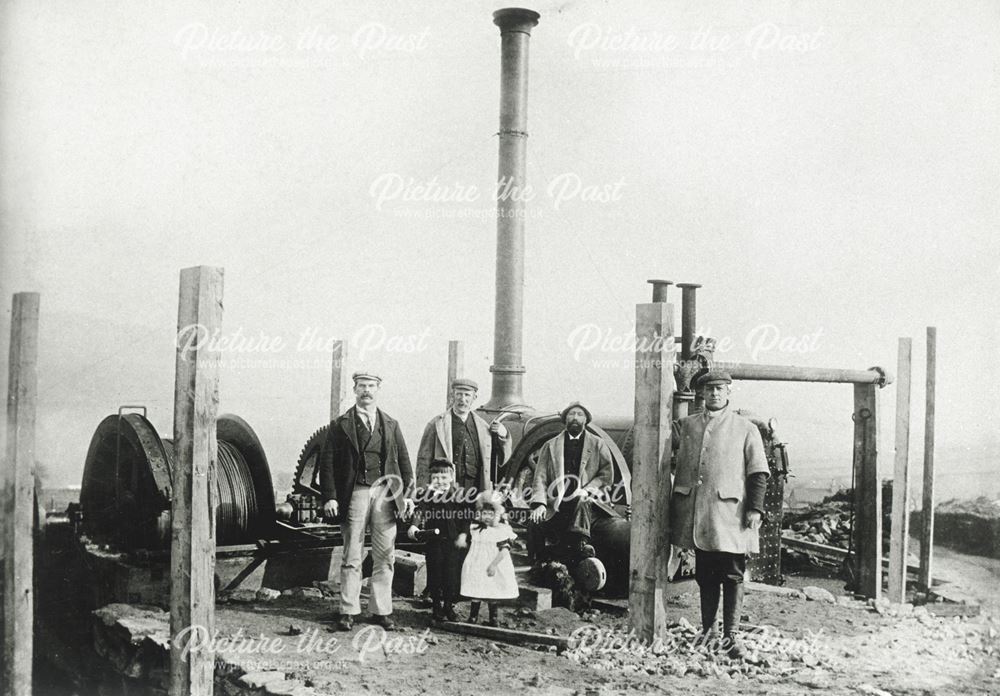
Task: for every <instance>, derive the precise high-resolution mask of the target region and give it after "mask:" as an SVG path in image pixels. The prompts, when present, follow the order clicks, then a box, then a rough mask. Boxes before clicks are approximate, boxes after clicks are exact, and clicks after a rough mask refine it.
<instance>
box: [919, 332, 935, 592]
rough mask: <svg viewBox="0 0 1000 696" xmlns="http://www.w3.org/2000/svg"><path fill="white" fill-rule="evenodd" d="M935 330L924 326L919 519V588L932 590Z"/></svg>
mask: <svg viewBox="0 0 1000 696" xmlns="http://www.w3.org/2000/svg"><path fill="white" fill-rule="evenodd" d="M936 370H937V328H936V327H933V326H928V327H927V400H926V402H925V403H926V405H925V413H924V495H923V514H921V516H920V521H921V524H920V585H921V586H922V587H923V588H924V589H925V590H930V589H931V578H932V577H933V576H932V575H931V565H932V560H933V558H934V389H935V385H936V383H937V378H936V375H935V372H936Z"/></svg>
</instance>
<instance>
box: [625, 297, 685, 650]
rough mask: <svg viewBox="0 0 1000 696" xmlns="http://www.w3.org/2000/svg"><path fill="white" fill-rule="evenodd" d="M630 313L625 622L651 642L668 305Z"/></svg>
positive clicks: (664, 437)
mask: <svg viewBox="0 0 1000 696" xmlns="http://www.w3.org/2000/svg"><path fill="white" fill-rule="evenodd" d="M635 313H636V318H635V335H636V351H635V361H636V363H635V431H634V433H635V434H634V438H635V439H634V445H633V450H632V452H633V455H632V461H633V463H634V466H633V469H632V527H631V535H630V541H629V543H630V551H629V562H630V564H631V565H630V568H631V577H630V582H629V599H628V605H629V622H630V623H631V626H632V628H633V629H634V630H635V634H636V636H637V637H638V638H640V639H641V640H647V641H651V640H653V638H654V636H656V635H659V634H661V633H662V632H663V630H664V629H665V628H666V612H665V607H664V604H663V588H664V585H665V584H666V582H667V561H668V560H669V558H670V532H669V527H668V525H669V521H670V468H669V452H670V449H669V448H670V428H671V423H670V415H671V412H672V409H673V406H672V402H673V390H674V379H673V360H674V356H673V350H674V348H673V346H674V339H673V307H672V305H669V304H667V303H665V302H651V303H648V304H640V305H636V312H635ZM664 451H666V452H667V462H666V463H664V462H663V459H664Z"/></svg>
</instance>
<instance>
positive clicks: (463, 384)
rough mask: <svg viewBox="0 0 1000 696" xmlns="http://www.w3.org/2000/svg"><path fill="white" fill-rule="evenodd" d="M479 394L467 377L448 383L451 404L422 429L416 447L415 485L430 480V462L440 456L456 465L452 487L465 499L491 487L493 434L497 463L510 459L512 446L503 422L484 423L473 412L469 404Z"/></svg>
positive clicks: (500, 463) (474, 383) (476, 386)
mask: <svg viewBox="0 0 1000 696" xmlns="http://www.w3.org/2000/svg"><path fill="white" fill-rule="evenodd" d="M478 395H479V385H478V384H476V382H474V381H473V380H471V379H468V378H467V377H458V378H456V379H454V380H453V381H452V383H451V407H450V408H449V409H448V410H447V411H445V412H444V413H441V414H439V415H437V416H435V417H434V418H432V419H431V421H430V422H429V423H428V424H427V427H426V428H424V434H423V437H421V438H420V448H419V449H418V450H417V485H418V486H419V487H421V488H425V487H426V486H427V485H428V483H429V474H428V470H429V467H430V464H431V462H433V461H434V460H436V459H443V460H446V461H449V462H451V463H452V464H453V465H454V467H455V488H456V489H457V491H458V492H460V493H461V495H462V496H463V499H464V500H467V501H468V500H473V499H475V497H476V495H477V494H478V493H480V492H482V491H487V490H491V489H492V488H493V482H492V481H491V480H490V463H491V461H492V457H493V436H496V437H497V438H498V439H499V444H500V453H499V455H500V456H499V458H500V462H499V465H500V466H502V465H503V464H504V463H505V462H506V461H507V460H508V459H509V458H510V453H511V450H512V449H513V448H512V445H511V437H510V433H509V432H507V428H505V427H504V425H503V423H500V422H499V421H493V422H492V423H490V424H487V423H486V421H485V420H483V419H482V418H481V417H480V416H479V414H477V413H475V412H473V410H472V404H473V403H474V402H475V401H476V397H477V396H478Z"/></svg>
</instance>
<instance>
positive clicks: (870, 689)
mask: <svg viewBox="0 0 1000 696" xmlns="http://www.w3.org/2000/svg"><path fill="white" fill-rule="evenodd" d="M942 556H943V558H941V559H939V560H940V563H939V567H940V569H941V574H942V575H944V574H946V571H947V572H948V573H952V574H954V573H956V572H958V573H961V572H962V571H965V570H967V565H972V566H974V568H973V570H974V571H975V572H973V573H972V575H973V576H974V578H975V580H974V581H973V582H972V583H971V584H973V585H975V587H974V588H972V589H973V590H975V591H977V592H978V593H979V594H980V595H983V597H982V598H983V599H984V600H986V602H985V604H984V613H983V614H982V615H980V616H979V617H975V618H958V617H936V616H933V615H931V614H929V613H928V612H927V611H926V609H925V608H920V607H918V608H916V609H914V608H913V607H911V606H903V607H890V606H889V605H888V604H887V603H880V604H879V606H877V607H876V606H871V605H870V604H866V603H864V602H860V601H855V600H853V599H852V598H850V597H848V596H846V595H844V594H843V592H842V591H841V589H840V587H841V585H842V583H840V582H839V581H837V580H833V579H827V578H822V577H815V576H813V577H790V578H789V583H788V586H789V587H790V588H791V590H792V591H793V592H794V591H795V590H796V589H802V588H806V591H805V593H802V592H798V593H795V594H790V593H780V594H779V593H772V592H760V591H759V592H753V593H751V594H749V595H748V598H747V602H746V607H745V614H746V615H745V618H744V622H745V625H746V626H745V642H746V644H747V647H749V648H750V653H751V660H750V661H749V662H747V663H742V664H737V663H734V662H733V661H731V660H729V659H728V658H725V657H721V656H719V655H717V654H715V653H714V652H713V651H711V650H709V649H706V648H705V647H704V646H695V645H693V644H692V643H693V638H694V636H695V634H696V631H695V628H694V627H693V626H692V625H691V623H690V622H693V621H695V620H696V617H697V613H698V612H697V592H696V588H695V587H694V586H693V584H692V583H680V584H679V585H678V587H677V588H676V589H677V593H676V594H675V595H674V596H672V597H671V598H670V599H669V600H668V604H667V611H668V616H669V617H670V619H669V620H670V624H671V628H670V631H669V634H668V638H667V639H666V640H665V641H663V642H661V643H660V644H659V645H654V646H645V647H643V646H638V645H637V644H636V643H635V641H630V640H629V636H628V622H627V618H626V617H625V616H622V615H620V614H617V613H616V612H612V611H605V612H600V611H598V612H589V613H586V614H584V615H583V616H580V615H577V614H575V613H573V612H570V611H568V610H566V609H561V608H556V609H551V610H547V611H540V612H536V613H532V612H516V611H513V610H511V611H508V612H507V613H506V614H505V618H504V622H505V625H507V626H511V627H516V628H520V629H523V630H526V631H532V632H536V633H546V634H558V635H571V634H573V633H574V632H576V635H577V637H578V639H580V640H579V644H578V646H577V647H576V648H574V649H569V650H566V651H562V652H559V651H557V650H556V648H555V647H545V646H540V645H534V646H533V645H509V644H506V643H503V642H497V641H491V640H488V639H483V638H476V637H470V636H465V635H458V634H454V633H450V632H447V631H444V630H440V629H435V628H430V629H429V630H428V626H429V621H428V620H429V616H428V614H429V612H428V611H427V610H426V609H425V608H423V607H422V606H420V604H419V603H418V602H416V601H411V600H401V601H398V602H397V604H396V611H395V613H396V617H397V620H398V621H399V623H400V629H401V630H400V631H398V632H394V633H389V634H383V633H382V632H381V631H380V630H378V629H376V628H375V627H371V626H366V625H364V624H360V625H358V626H356V627H355V629H354V630H353V631H352V632H351V633H346V634H345V633H335V632H332V630H331V629H332V623H333V619H334V614H333V613H332V609H333V605H332V603H331V601H330V600H329V599H327V598H322V597H316V596H299V597H292V596H288V595H286V596H283V597H281V598H279V599H276V600H274V601H271V602H264V603H261V602H256V603H250V604H237V603H231V604H229V605H227V606H224V607H220V609H219V611H218V612H217V621H218V624H219V628H220V629H221V631H222V634H223V635H235V634H236V633H237V632H240V631H242V635H244V636H257V637H276V636H279V635H282V634H283V635H284V640H283V641H282V642H283V645H282V646H281V650H280V651H277V652H273V653H270V654H262V653H261V652H260V651H257V652H256V653H251V654H242V655H240V654H238V653H237V652H235V651H234V652H231V653H230V654H229V655H228V656H227V659H231V661H232V664H234V665H240V668H241V669H245V670H246V671H248V672H250V673H251V677H252V678H253V679H258V680H263V681H267V680H268V679H271V678H272V677H274V676H275V675H274V674H273V672H280V673H281V674H282V675H284V676H285V677H287V678H288V679H290V680H292V681H291V682H289V681H285V682H284V684H296V685H298V686H299V687H300V688H301V690H302V691H303V692H304V693H310V692H312V693H329V694H343V693H393V694H397V695H406V694H436V693H448V694H465V693H470V694H471V693H476V694H482V693H489V692H493V693H512V692H523V693H530V694H566V695H570V694H573V695H576V694H579V695H581V696H583V695H587V696H590V695H592V694H593V695H599V694H633V693H635V694H638V693H648V692H658V693H706V694H714V693H721V692H727V693H739V694H789V695H790V694H802V693H812V692H824V693H831V694H893V695H894V696H901V695H904V694H914V695H915V694H921V695H923V694H1000V620H998V616H997V613H996V611H995V609H996V607H997V602H998V597H997V593H998V592H1000V589H998V588H1000V563H996V562H987V563H986V564H985V565H986V567H985V568H983V565H984V563H983V561H984V560H986V561H988V559H977V560H975V561H974V562H973V563H972V564H969V563H968V562H967V561H965V560H963V559H964V557H962V556H961V555H959V554H954V553H950V554H949V553H947V552H946V553H943V554H942ZM967 584H970V583H967ZM967 589H969V588H967ZM306 594H313V593H306ZM806 594H807V595H808V596H809V597H807V596H806ZM463 608H464V607H463ZM279 624H280V626H279ZM289 629H291V633H295V634H296V635H294V636H293V635H288V634H289ZM303 636H305V637H303ZM272 647H273V646H272ZM223 652H225V651H223ZM261 673H263V676H262V675H261Z"/></svg>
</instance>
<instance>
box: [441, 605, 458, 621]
mask: <svg viewBox="0 0 1000 696" xmlns="http://www.w3.org/2000/svg"><path fill="white" fill-rule="evenodd" d="M441 620H442V621H458V614H456V613H455V605H454V604H452V603H451V602H448V603H446V604H445V605H444V608H443V609H442V610H441Z"/></svg>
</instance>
